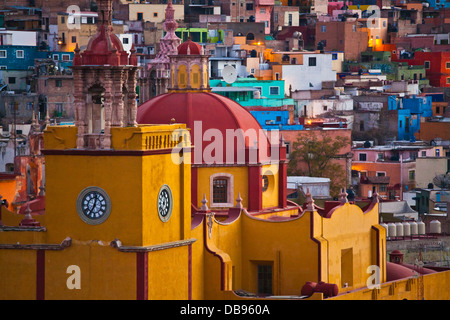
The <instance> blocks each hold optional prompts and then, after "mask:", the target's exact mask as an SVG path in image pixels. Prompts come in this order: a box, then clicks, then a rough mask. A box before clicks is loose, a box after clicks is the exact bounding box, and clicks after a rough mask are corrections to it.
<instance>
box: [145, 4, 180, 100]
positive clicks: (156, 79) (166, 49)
mask: <svg viewBox="0 0 450 320" xmlns="http://www.w3.org/2000/svg"><path fill="white" fill-rule="evenodd" d="M165 18H166V19H165V21H164V23H163V27H164V30H165V31H166V35H165V36H164V37H163V38H161V40H160V45H159V46H160V48H159V53H158V55H157V56H156V58H155V59H153V60H152V61H151V62H150V63H149V65H148V70H149V72H148V73H149V77H150V79H149V80H150V85H151V88H150V96H151V97H153V96H157V95H160V94H163V93H166V92H167V90H168V86H169V78H170V58H169V56H170V55H176V54H177V52H178V51H177V47H178V46H179V45H180V44H181V39H180V38H179V37H178V36H177V35H176V34H175V30H176V29H177V28H178V23H177V22H176V20H175V9H174V8H173V5H172V0H169V1H168V4H167V8H166V14H165Z"/></svg>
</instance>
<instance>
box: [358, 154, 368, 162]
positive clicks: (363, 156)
mask: <svg viewBox="0 0 450 320" xmlns="http://www.w3.org/2000/svg"><path fill="white" fill-rule="evenodd" d="M359 161H367V154H366V153H360V154H359Z"/></svg>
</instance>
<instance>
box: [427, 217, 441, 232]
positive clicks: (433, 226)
mask: <svg viewBox="0 0 450 320" xmlns="http://www.w3.org/2000/svg"><path fill="white" fill-rule="evenodd" d="M430 233H441V223H440V222H439V221H438V220H433V221H431V222H430Z"/></svg>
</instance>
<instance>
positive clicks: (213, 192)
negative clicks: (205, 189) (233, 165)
mask: <svg viewBox="0 0 450 320" xmlns="http://www.w3.org/2000/svg"><path fill="white" fill-rule="evenodd" d="M233 190H234V179H233V175H232V174H229V173H216V174H213V175H211V176H210V204H211V207H232V206H233V204H234V192H233Z"/></svg>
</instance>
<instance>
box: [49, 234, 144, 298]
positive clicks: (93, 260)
mask: <svg viewBox="0 0 450 320" xmlns="http://www.w3.org/2000/svg"><path fill="white" fill-rule="evenodd" d="M70 266H77V267H79V272H78V271H76V272H77V274H78V275H79V280H80V287H79V288H72V289H70V287H68V285H67V282H69V284H74V283H75V282H76V280H74V279H73V278H71V276H75V274H76V273H75V271H73V270H71V269H68V268H69V267H70ZM118 288H120V290H117V289H118ZM45 299H48V300H59V299H64V300H85V299H113V300H122V299H136V255H135V253H124V252H119V251H118V250H117V249H115V248H112V247H110V246H109V243H105V242H97V241H94V240H91V241H73V243H72V245H71V246H70V247H68V248H66V249H64V250H62V251H50V250H48V251H46V253H45Z"/></svg>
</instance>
